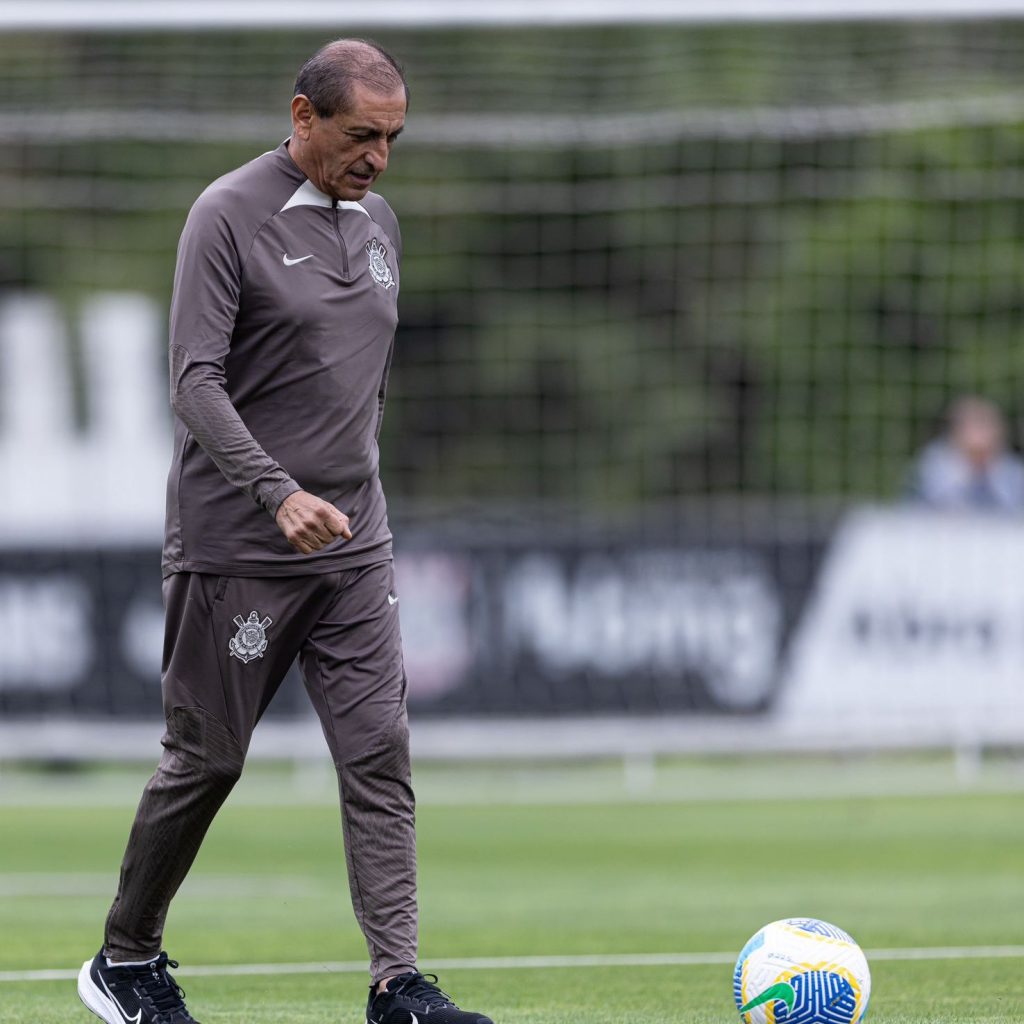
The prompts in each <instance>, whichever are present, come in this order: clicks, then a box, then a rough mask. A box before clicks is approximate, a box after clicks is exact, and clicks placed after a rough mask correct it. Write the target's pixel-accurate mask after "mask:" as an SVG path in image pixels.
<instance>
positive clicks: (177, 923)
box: [0, 764, 1024, 1024]
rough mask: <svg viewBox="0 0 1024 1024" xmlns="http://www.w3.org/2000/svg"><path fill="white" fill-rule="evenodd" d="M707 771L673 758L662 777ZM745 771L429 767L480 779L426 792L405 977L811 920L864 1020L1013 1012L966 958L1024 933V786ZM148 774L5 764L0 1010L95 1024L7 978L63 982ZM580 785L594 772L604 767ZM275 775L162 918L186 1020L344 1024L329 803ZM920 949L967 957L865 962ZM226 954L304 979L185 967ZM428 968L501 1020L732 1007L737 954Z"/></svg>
mask: <svg viewBox="0 0 1024 1024" xmlns="http://www.w3.org/2000/svg"><path fill="white" fill-rule="evenodd" d="M706 770H707V765H706V764H695V765H690V766H688V765H685V764H684V765H681V766H678V767H677V773H678V775H679V778H685V777H687V776H688V775H699V774H700V773H701V772H705V771H706ZM742 770H743V771H746V772H749V773H750V778H751V779H752V780H755V781H756V782H757V784H758V785H760V786H762V787H763V789H764V794H763V795H761V796H759V797H758V799H749V800H744V799H739V798H737V794H735V793H734V794H729V795H728V796H727V797H726V796H725V795H723V797H722V798H721V799H712V798H708V795H707V793H705V794H704V796H703V797H702V798H701V799H673V798H672V794H671V792H667V793H666V792H663V791H660V790H659V791H657V792H656V793H652V800H651V802H645V801H644V800H627V799H625V798H623V797H622V796H621V795H620V794H618V793H617V792H615V791H613V790H614V787H613V786H611V785H607V786H605V794H604V797H602V793H601V791H600V789H598V790H597V791H595V790H594V789H593V788H592V789H591V790H590V791H589V793H587V794H586V795H585V796H584V795H583V792H582V791H580V792H579V793H577V796H578V799H577V798H576V797H573V798H565V799H564V800H563V801H561V802H550V801H551V797H552V792H553V790H552V787H551V786H549V785H546V784H545V785H542V786H540V787H538V788H537V789H536V799H535V800H531V799H530V793H529V789H528V787H527V788H525V789H524V787H523V786H522V785H521V782H522V780H521V779H518V780H513V781H512V782H509V783H508V784H507V785H506V786H505V788H504V789H501V788H500V786H501V774H500V773H494V775H493V783H492V785H493V787H494V788H493V789H492V793H493V796H494V797H495V798H496V799H500V798H502V797H503V796H505V795H507V794H508V793H509V792H511V791H513V790H514V791H515V793H516V794H517V797H516V799H517V802H515V803H512V804H509V805H505V806H494V805H489V804H488V803H486V802H483V801H482V800H481V799H480V797H481V793H480V792H479V780H480V777H481V776H480V773H479V772H478V771H476V770H474V769H472V768H465V769H461V770H459V771H458V772H454V773H452V775H451V777H450V784H444V785H442V784H439V783H438V780H437V778H436V777H432V776H431V775H430V773H429V772H426V773H424V774H425V778H424V785H423V786H421V787H420V788H421V793H423V792H426V793H428V794H429V793H431V792H439V793H440V792H451V791H452V789H453V788H454V789H455V790H458V787H459V786H460V785H462V783H460V782H458V779H459V778H464V777H465V775H466V774H467V773H469V774H470V775H472V782H471V783H467V784H466V785H465V786H464V792H465V793H468V794H470V798H469V799H467V800H466V802H464V803H458V802H456V803H451V804H448V805H443V804H439V803H435V802H433V801H431V800H430V799H425V800H424V801H423V804H422V805H421V809H420V814H419V837H420V863H421V870H420V887H421V905H422V920H423V928H422V959H421V967H422V969H424V970H430V969H431V962H432V961H438V960H445V959H449V958H486V957H519V956H530V957H538V956H541V957H543V956H552V957H554V956H573V955H577V956H591V955H593V956H597V955H600V954H658V953H719V952H720V953H725V954H727V955H733V954H735V952H737V951H738V950H739V948H740V947H741V946H742V944H743V943H744V941H745V940H746V939H747V938H748V937H749V936H750V935H751V934H752V933H753V932H754V931H755V930H756V929H757V928H758V927H760V925H762V924H764V923H765V922H767V921H770V920H774V919H776V918H779V917H786V916H794V915H808V916H815V917H821V918H824V919H826V920H830V921H833V922H834V923H836V924H839V925H841V926H842V927H844V928H846V929H847V930H849V931H851V932H852V933H853V935H854V936H855V937H856V938H857V939H858V941H859V942H860V943H861V944H862V945H863V946H864V947H865V949H866V950H867V951H868V956H869V960H871V966H872V973H873V995H872V1000H871V1008H870V1010H869V1020H872V1021H875V1022H879V1024H897V1022H907V1024H910V1022H914V1024H917V1022H922V1024H923V1022H926V1021H927V1022H929V1024H934V1022H938V1021H943V1022H950V1024H953V1022H968V1021H970V1022H1004V1021H1005V1022H1010V1021H1014V1022H1019V1021H1020V1020H1022V1019H1024V981H1022V980H1021V978H1022V976H1024V972H1022V970H1021V968H1022V967H1024V957H1017V956H1016V955H1014V951H1013V950H1012V949H1006V948H1003V949H1001V950H999V951H996V952H999V953H1001V954H1002V955H1001V956H989V957H986V956H984V955H979V952H980V951H979V947H991V946H999V947H1009V946H1022V947H1024V913H1022V912H1021V911H1022V908H1024V856H1022V849H1024V814H1022V811H1024V796H1022V795H1021V794H1020V793H1017V792H1005V793H995V792H988V793H986V792H978V791H972V792H963V793H953V794H947V795H916V796H902V797H891V796H843V797H836V798H832V799H823V798H801V799H793V798H790V797H777V796H771V795H768V794H770V793H771V792H772V786H771V784H770V783H771V779H772V777H773V773H775V777H776V778H781V777H782V776H781V775H780V774H779V773H780V771H781V770H780V769H779V768H778V767H777V766H774V765H769V766H767V767H765V766H759V765H755V764H751V765H750V766H749V767H747V768H744V769H742ZM146 774H147V773H146V771H145V770H133V771H131V772H128V773H124V772H120V773H115V774H114V775H110V776H103V777H102V778H101V779H97V778H93V779H91V780H90V779H89V777H88V776H87V777H85V779H84V780H83V779H82V778H80V777H68V778H67V779H61V778H59V777H58V778H57V779H54V780H50V781H49V782H48V783H46V784H45V785H43V786H42V787H40V789H39V792H38V796H39V799H30V798H28V797H26V796H25V794H24V792H22V791H21V790H19V788H18V781H17V780H16V779H12V777H11V775H10V774H9V773H8V774H7V775H0V837H2V839H0V979H3V980H0V1021H3V1022H4V1024H8V1022H10V1024H29V1022H31V1024H57V1022H61V1024H64V1022H78V1024H88V1022H89V1021H90V1020H95V1018H93V1017H92V1016H91V1015H90V1014H88V1012H87V1011H86V1010H85V1009H84V1007H82V1006H81V1004H80V1003H79V1002H78V999H77V996H76V994H75V986H74V982H73V981H72V980H67V979H62V980H51V981H41V980H9V979H12V978H16V977H18V976H19V975H20V972H26V971H37V970H40V969H57V970H61V969H64V970H68V971H74V970H76V969H77V967H78V966H79V965H80V964H81V962H82V960H84V959H85V958H86V957H88V956H90V955H91V954H92V953H94V952H95V950H96V948H97V947H98V945H99V942H100V936H101V928H102V920H103V915H104V913H105V912H106V909H107V907H108V905H109V902H110V899H111V897H112V895H113V890H114V887H115V885H116V871H117V865H118V863H119V861H120V856H121V852H122V849H123V844H124V841H125V838H126V836H127V832H128V827H129V825H130V822H131V818H132V815H133V812H134V800H135V799H136V798H137V796H138V793H139V790H140V788H141V785H142V783H143V782H144V780H145V777H146ZM812 774H813V773H812ZM488 777H491V776H488ZM592 778H593V779H595V780H599V782H600V785H601V786H604V785H605V781H606V780H604V778H603V776H601V774H600V770H598V769H595V771H594V773H593V776H592ZM442 781H443V780H442ZM285 782H287V780H285ZM278 783H281V780H280V779H277V780H276V781H275V780H273V779H271V780H270V781H268V778H267V777H262V778H261V777H260V774H259V772H256V773H254V777H252V778H250V780H249V781H248V782H246V780H243V783H242V785H241V786H240V789H239V791H237V792H236V794H234V795H233V796H232V798H231V800H229V802H228V804H227V806H226V807H225V808H224V810H223V811H222V813H221V815H220V816H219V817H218V819H217V820H216V821H215V823H214V826H213V828H212V829H211V831H210V834H209V837H208V839H207V842H206V844H205V845H204V847H203V850H202V851H201V853H200V856H199V859H198V861H197V863H196V866H195V868H194V870H193V873H192V875H191V876H190V877H189V879H188V881H187V882H186V884H185V887H184V888H183V889H182V892H181V893H180V894H179V897H178V899H177V900H176V901H175V904H174V906H173V907H172V909H171V914H170V917H169V920H168V925H167V933H166V942H167V947H168V951H169V952H170V954H171V955H172V957H174V958H176V959H178V960H180V961H181V963H182V965H183V966H182V969H181V970H180V971H179V972H178V977H179V981H180V982H181V983H182V985H183V986H184V988H185V989H186V991H187V992H188V1001H189V1006H190V1008H191V1009H192V1011H193V1012H194V1013H195V1014H196V1016H197V1018H198V1019H199V1020H200V1021H202V1022H203V1024H218V1022H223V1024H228V1022H232V1024H243V1022H252V1024H263V1022H267V1024H269V1022H274V1024H300V1022H301V1024H307V1022H309V1024H312V1022H327V1021H330V1022H334V1024H359V1022H361V1021H362V1010H363V1001H364V999H365V991H366V990H365V984H366V980H365V978H364V977H363V975H362V974H361V973H358V972H355V971H352V972H349V971H341V970H338V969H336V968H331V967H328V966H325V967H324V969H322V970H317V969H316V967H315V965H318V964H323V965H330V964H334V963H336V962H338V961H360V960H362V959H364V958H365V948H364V946H363V944H362V938H361V936H360V935H359V933H358V930H357V928H356V926H355V923H354V920H353V917H352V912H351V907H350V904H349V901H348V893H347V886H346V880H345V870H344V862H343V859H342V856H341V838H340V828H339V824H338V812H337V808H336V804H335V801H334V799H333V796H332V795H331V794H330V792H329V791H327V792H325V791H323V790H322V789H320V790H317V789H316V787H315V786H314V787H312V788H313V789H314V790H315V793H314V796H315V798H314V799H309V792H308V790H309V788H310V787H308V786H307V787H303V790H302V801H301V802H298V801H297V800H296V798H295V797H296V794H295V793H294V792H293V793H292V794H291V796H289V791H288V785H287V784H281V785H278V786H277V788H275V785H277V784H278ZM246 787H248V788H246ZM894 788H897V789H898V788H899V787H898V786H897V785H895V783H894ZM681 791H682V790H681ZM778 791H779V792H782V791H786V790H785V789H781V790H778ZM12 794H13V795H14V796H15V797H18V798H17V799H7V800H6V802H4V797H5V795H6V796H7V797H11V795H12ZM19 794H21V795H20V796H19ZM483 795H484V796H485V794H483ZM654 795H656V796H657V799H656V800H654V799H653V796H654ZM29 796H31V793H29ZM934 947H961V948H962V955H960V956H956V955H954V957H953V958H952V959H943V960H932V959H923V960H914V961H897V960H891V959H886V958H885V956H886V954H879V956H878V958H876V959H872V957H871V952H872V950H901V951H917V953H918V954H920V951H921V950H922V949H928V948H934ZM887 955H889V956H891V955H893V954H887ZM242 964H268V965H287V964H309V965H314V966H312V967H310V968H309V969H310V970H311V971H312V972H314V973H306V974H279V973H261V974H256V975H250V976H244V977H238V976H210V975H202V976H195V975H193V976H190V974H189V968H190V967H196V966H203V965H206V966H209V965H242ZM440 974H441V984H442V986H443V987H444V988H445V989H446V990H448V991H450V992H452V994H453V995H454V996H455V997H456V998H457V999H458V1000H459V1001H460V1002H461V1003H462V1004H463V1005H466V1006H471V1007H474V1008H479V1009H482V1010H484V1011H486V1012H489V1013H490V1014H491V1015H492V1016H493V1017H494V1019H495V1020H496V1022H497V1024H563V1022H564V1024H570V1022H571V1024H584V1022H586V1024H595V1022H596V1024H619V1022H626V1021H629V1022H635V1021H638V1020H642V1021H645V1022H649V1024H661V1022H665V1024H668V1022H694V1024H696V1022H715V1024H718V1022H722V1024H724V1022H732V1021H735V1020H737V1019H738V1018H737V1015H736V1012H735V1008H734V1006H733V1004H732V996H731V987H730V983H731V965H730V964H729V963H704V964H696V965H690V966H678V965H676V966H643V967H620V966H595V967H573V968H565V967H562V968H554V967H546V968H545V967H537V968H530V969H525V968H521V967H519V968H503V969H498V968H478V969H445V970H443V971H441V972H440Z"/></svg>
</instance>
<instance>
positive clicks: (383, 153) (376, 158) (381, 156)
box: [366, 139, 390, 174]
mask: <svg viewBox="0 0 1024 1024" xmlns="http://www.w3.org/2000/svg"><path fill="white" fill-rule="evenodd" d="M389 151H390V147H389V146H388V141H387V139H380V140H378V141H376V142H374V143H373V144H372V145H371V146H370V147H369V148H368V149H367V150H366V162H367V163H368V164H369V165H370V166H371V167H372V168H373V169H374V170H375V171H376V172H377V173H378V174H383V173H384V171H385V170H386V169H387V166H388V155H389Z"/></svg>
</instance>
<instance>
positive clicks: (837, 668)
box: [777, 508, 1024, 745]
mask: <svg viewBox="0 0 1024 1024" xmlns="http://www.w3.org/2000/svg"><path fill="white" fill-rule="evenodd" d="M777 715H778V719H777V721H778V722H779V724H780V726H783V727H784V730H785V731H791V730H792V731H796V732H804V731H805V730H806V731H807V732H808V733H810V732H813V731H814V730H815V729H820V730H823V731H824V732H826V733H829V734H833V735H835V736H836V737H845V739H846V740H848V741H849V742H852V743H855V744H857V745H860V744H861V743H863V742H865V741H867V742H870V741H871V739H872V738H873V737H875V738H877V739H878V741H879V742H880V743H884V744H886V745H889V744H891V743H893V742H900V741H905V742H906V743H907V744H910V745H914V744H918V743H929V742H937V743H943V744H947V743H953V744H964V743H1000V742H1008V743H1021V742H1024V520H1022V519H1018V518H1008V517H1000V516H993V515H982V514H968V515H964V514H946V513H941V512H935V511H931V510H919V509H909V508H906V509H860V510H857V511H855V512H852V513H851V514H850V515H849V516H848V517H847V518H846V520H845V521H844V522H843V524H842V525H841V526H840V528H839V530H838V531H837V533H836V536H835V538H834V540H833V543H832V545H831V547H830V550H829V553H828V556H827V558H826V560H825V564H824V566H823V567H822V571H821V573H820V575H819V577H818V582H817V585H816V587H815V590H814V592H813V593H812V594H811V596H810V600H809V601H808V604H807V608H806V611H805V614H804V617H803V619H802V621H801V623H800V625H799V627H798V629H797V631H796V633H795V635H794V637H793V639H792V643H791V645H790V650H789V656H788V659H787V664H786V667H785V669H784V683H783V687H782V690H781V692H780V695H779V702H778V705H777Z"/></svg>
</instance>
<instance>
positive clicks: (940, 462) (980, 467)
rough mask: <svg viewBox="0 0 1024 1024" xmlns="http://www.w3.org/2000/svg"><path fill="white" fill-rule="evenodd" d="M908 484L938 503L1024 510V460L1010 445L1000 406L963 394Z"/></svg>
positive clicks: (918, 496)
mask: <svg viewBox="0 0 1024 1024" xmlns="http://www.w3.org/2000/svg"><path fill="white" fill-rule="evenodd" d="M909 490H910V496H911V498H913V499H914V500H916V501H918V502H920V503H922V504H925V505H929V506H931V507H933V508H941V509H983V510H990V511H1002V512H1020V511H1024V460H1022V459H1021V458H1020V456H1018V455H1016V454H1015V453H1014V452H1012V451H1011V450H1010V449H1009V447H1008V445H1007V430H1006V422H1005V419H1004V417H1003V414H1002V412H1001V411H1000V410H999V408H998V406H997V405H996V404H995V403H994V402H992V401H990V400H989V399H987V398H983V397H981V396H978V395H964V396H962V397H960V398H958V399H957V400H956V401H955V402H954V403H953V404H952V406H951V407H950V410H949V414H948V418H947V426H946V432H945V434H944V435H943V436H942V437H940V438H938V439H936V440H934V441H932V442H931V443H930V444H928V445H927V446H926V447H925V448H924V450H923V451H922V452H921V454H920V455H919V456H918V458H917V460H916V462H915V464H914V467H913V472H912V476H911V481H910V488H909Z"/></svg>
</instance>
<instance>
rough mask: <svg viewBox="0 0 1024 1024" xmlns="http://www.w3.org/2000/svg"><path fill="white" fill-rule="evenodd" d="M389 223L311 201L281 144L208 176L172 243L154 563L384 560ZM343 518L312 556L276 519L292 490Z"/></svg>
mask: <svg viewBox="0 0 1024 1024" xmlns="http://www.w3.org/2000/svg"><path fill="white" fill-rule="evenodd" d="M401 245H402V243H401V236H400V235H399V231H398V221H397V220H396V219H395V215H394V213H393V212H392V211H391V208H390V207H389V206H388V204H387V203H386V202H385V201H384V200H383V199H382V198H381V197H380V196H378V195H374V194H373V193H369V194H367V195H366V196H365V198H364V199H363V200H362V201H361V202H358V203H353V202H343V201H340V200H333V199H331V198H330V197H329V196H327V195H324V193H322V192H320V191H319V190H318V189H317V188H315V187H314V185H313V183H312V182H311V181H309V180H308V179H307V178H306V176H305V175H304V174H303V173H302V171H300V170H299V168H298V167H297V166H296V165H295V163H294V162H293V161H292V159H291V157H290V156H289V155H288V150H287V148H286V143H285V144H282V145H281V146H279V147H278V148H277V149H275V150H273V151H272V152H270V153H264V154H263V156H260V157H257V158H256V159H255V160H253V161H251V162H250V163H247V164H245V165H244V166H243V167H240V168H238V169H237V170H235V171H232V172H231V173H230V174H226V175H225V176H224V177H223V178H218V179H217V181H215V182H214V183H213V184H212V185H210V187H209V188H207V189H206V191H205V192H203V194H202V195H201V196H200V197H199V198H198V199H197V200H196V203H195V205H194V206H193V207H192V210H191V212H190V213H189V216H188V220H187V221H186V223H185V229H184V231H183V232H182V235H181V241H180V242H179V244H178V263H177V269H176V271H175V275H174V294H173V297H172V299H171V318H170V362H171V404H172V406H173V407H174V411H175V413H176V414H177V419H176V421H175V429H174V456H173V461H172V463H171V471H170V475H169V477H168V481H167V529H166V535H165V539H164V551H163V573H164V575H165V576H167V575H169V574H170V573H174V572H208V573H217V574H222V575H234V576H284V575H296V574H302V573H320V572H334V571H336V570H338V569H341V568H345V567H349V566H354V565H365V564H369V563H371V562H375V561H380V560H381V559H386V558H388V557H390V555H391V532H390V530H389V529H388V522H387V509H386V506H385V503H384V494H383V491H382V490H381V486H380V479H379V477H378V475H377V463H378V450H377V438H378V435H379V433H380V424H381V418H382V415H383V411H384V393H385V389H386V387H387V379H388V370H389V368H390V365H391V353H392V348H393V345H394V335H395V326H396V325H397V323H398V308H397V307H398V301H397V299H398V267H399V260H400V258H401V252H402V248H401ZM300 488H301V489H303V490H307V491H310V492H311V493H313V494H315V495H317V496H319V497H321V498H323V499H324V500H325V501H329V502H331V503H332V504H333V505H335V506H336V507H337V508H338V509H340V510H341V511H342V512H344V513H345V514H346V515H347V516H349V518H350V520H351V523H350V527H351V530H352V540H350V541H345V540H343V539H342V538H340V537H339V538H337V539H336V540H335V541H333V542H332V543H331V544H329V545H327V546H326V547H324V548H321V549H320V550H319V551H316V552H314V553H313V554H310V555H301V554H299V553H298V552H297V551H295V550H294V549H293V548H292V547H291V545H290V544H289V543H288V542H287V541H286V540H285V538H284V534H283V533H282V532H281V530H280V529H279V528H278V526H277V524H276V522H275V521H274V516H275V515H276V513H277V509H278V507H279V506H280V504H281V502H282V501H283V500H284V499H285V498H286V497H287V496H288V495H289V494H291V493H292V492H294V491H297V490H299V489H300Z"/></svg>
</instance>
